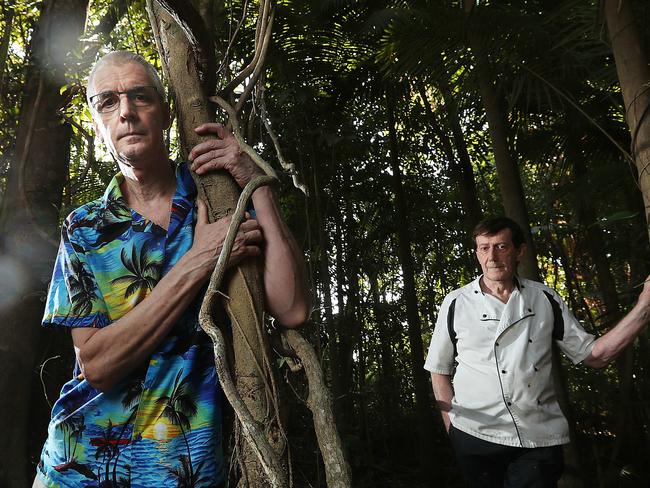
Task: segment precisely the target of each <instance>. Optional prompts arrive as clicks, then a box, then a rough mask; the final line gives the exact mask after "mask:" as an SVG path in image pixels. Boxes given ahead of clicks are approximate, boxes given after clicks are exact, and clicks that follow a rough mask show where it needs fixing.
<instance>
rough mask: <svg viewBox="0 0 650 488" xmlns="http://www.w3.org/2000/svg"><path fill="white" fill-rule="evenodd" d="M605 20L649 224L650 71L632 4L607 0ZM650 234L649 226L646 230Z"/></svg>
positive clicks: (622, 0)
mask: <svg viewBox="0 0 650 488" xmlns="http://www.w3.org/2000/svg"><path fill="white" fill-rule="evenodd" d="M605 20H606V22H607V30H608V31H609V39H610V41H611V43H612V52H613V53H614V60H615V61H616V72H617V73H618V80H619V83H620V85H621V93H622V94H623V102H624V104H625V118H626V120H627V125H628V126H629V128H630V133H631V134H632V150H631V153H632V157H633V158H634V161H635V163H636V167H637V169H638V172H639V188H640V189H641V193H642V194H643V201H644V203H645V214H646V224H647V223H648V222H650V168H649V166H650V117H649V116H650V113H649V112H650V89H649V88H648V84H649V83H650V68H649V67H648V57H647V55H646V53H645V51H644V47H643V42H642V39H641V37H640V36H639V33H638V30H637V26H636V21H635V18H634V12H633V10H632V2H631V1H630V0H605ZM646 230H647V231H648V232H649V233H650V226H647V229H646Z"/></svg>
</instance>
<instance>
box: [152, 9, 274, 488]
mask: <svg viewBox="0 0 650 488" xmlns="http://www.w3.org/2000/svg"><path fill="white" fill-rule="evenodd" d="M147 9H148V10H149V15H150V17H151V20H152V26H153V27H154V32H157V33H158V35H159V39H157V43H158V44H159V50H160V57H161V60H162V64H163V68H164V71H165V73H166V75H167V77H168V80H169V83H170V86H171V87H172V90H173V92H174V97H175V101H176V105H175V107H176V110H177V114H178V132H179V135H180V139H181V154H182V156H183V157H187V154H188V153H189V151H190V150H191V148H192V147H194V145H196V144H197V143H198V142H200V141H201V140H202V138H201V137H200V136H198V135H197V134H196V133H195V132H194V128H195V127H197V126H198V125H200V124H202V123H205V122H212V121H214V120H215V114H214V111H213V109H212V107H211V106H210V105H209V102H208V100H207V96H208V94H209V93H210V90H212V89H213V87H212V86H211V85H210V83H209V82H205V83H204V82H202V81H201V80H202V79H204V78H203V77H202V75H204V76H205V79H207V80H209V79H210V78H211V77H213V76H214V73H211V72H210V69H212V67H214V65H215V63H214V59H208V58H203V59H198V58H197V52H196V51H195V50H194V49H193V48H192V47H191V46H190V44H189V42H188V39H187V37H186V35H185V33H184V32H183V31H182V30H181V28H180V27H179V25H178V24H177V23H176V22H175V21H174V20H173V19H172V18H171V16H170V15H169V14H168V13H167V12H166V11H165V10H163V9H162V8H161V7H160V5H159V4H158V3H157V2H156V3H154V4H153V5H152V4H151V3H150V2H148V4H147ZM193 20H194V21H196V22H200V21H201V20H202V19H198V20H197V18H194V19H193ZM197 38H201V37H200V36H198V35H197ZM199 47H200V49H201V51H200V53H201V54H202V55H203V56H205V57H207V56H212V53H213V49H212V46H208V45H202V46H199ZM193 176H194V177H195V180H196V182H197V187H198V190H199V198H202V199H204V201H206V203H207V206H208V210H209V220H210V222H214V221H215V220H218V219H220V218H222V217H225V216H226V215H229V214H231V213H232V212H233V211H234V208H235V205H236V203H237V199H238V197H239V193H240V190H239V187H238V186H237V184H236V183H235V181H234V180H233V179H232V178H231V177H230V175H229V174H228V173H227V172H225V171H216V172H213V173H211V174H209V175H206V176H202V177H200V178H199V177H197V175H193ZM224 283H225V285H224V286H223V287H222V288H223V290H224V293H225V294H226V295H227V296H228V297H230V298H229V299H228V300H227V302H226V305H225V308H226V311H227V312H228V315H229V317H230V320H231V323H232V331H233V350H234V357H235V381H236V384H237V390H238V391H239V394H240V396H241V397H242V399H243V401H244V403H245V404H246V406H247V407H248V410H249V411H250V413H251V415H252V416H253V418H254V419H255V420H256V421H257V422H259V423H260V424H262V425H264V426H265V431H266V432H267V436H268V440H269V442H270V443H271V445H272V446H273V447H275V448H276V451H278V452H282V451H284V437H283V436H282V435H281V434H280V432H279V430H278V425H277V417H276V416H275V411H274V408H273V403H272V399H271V398H269V397H268V395H267V391H268V388H267V386H268V384H269V374H271V373H270V372H269V370H268V365H269V358H268V344H267V336H266V333H265V332H264V330H263V327H262V325H263V317H264V293H263V288H262V280H261V274H260V269H259V263H258V262H255V261H253V260H246V261H245V262H243V263H241V264H240V265H238V266H237V267H235V268H234V269H232V270H230V271H229V272H228V273H227V275H226V279H225V280H224ZM236 442H237V444H238V445H239V446H240V449H241V450H240V453H239V454H240V455H239V456H238V461H239V464H240V468H241V471H242V476H241V479H240V484H239V485H238V486H240V487H243V486H251V487H256V488H257V487H264V486H268V481H267V479H266V476H265V474H264V470H263V468H262V466H261V464H260V463H259V461H258V459H257V457H256V455H255V454H254V452H253V451H252V449H251V448H250V446H248V445H247V443H246V442H245V441H244V440H243V438H241V439H239V440H237V441H236Z"/></svg>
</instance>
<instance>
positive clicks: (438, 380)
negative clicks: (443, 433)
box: [431, 373, 454, 432]
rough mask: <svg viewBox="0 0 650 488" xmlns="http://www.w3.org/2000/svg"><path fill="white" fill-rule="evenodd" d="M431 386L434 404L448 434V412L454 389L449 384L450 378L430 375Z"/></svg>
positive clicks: (444, 375) (449, 423)
mask: <svg viewBox="0 0 650 488" xmlns="http://www.w3.org/2000/svg"><path fill="white" fill-rule="evenodd" d="M431 386H433V395H434V396H435V397H436V403H437V404H438V408H439V409H440V415H442V421H443V422H444V424H445V429H446V430H447V432H449V426H450V425H451V422H450V420H449V411H450V410H451V400H452V399H453V398H454V387H453V386H452V384H451V376H449V375H446V374H437V373H431Z"/></svg>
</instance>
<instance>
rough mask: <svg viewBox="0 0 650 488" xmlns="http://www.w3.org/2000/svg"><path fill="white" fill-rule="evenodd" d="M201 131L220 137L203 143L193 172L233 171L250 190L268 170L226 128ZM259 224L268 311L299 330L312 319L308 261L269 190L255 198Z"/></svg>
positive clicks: (193, 159) (211, 126)
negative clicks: (262, 242)
mask: <svg viewBox="0 0 650 488" xmlns="http://www.w3.org/2000/svg"><path fill="white" fill-rule="evenodd" d="M195 130H196V132H197V133H199V134H202V135H214V136H217V137H216V138H214V139H209V140H207V141H204V142H202V143H199V144H197V145H196V146H195V147H194V148H193V149H192V151H191V152H190V154H189V159H190V161H191V162H192V166H191V167H192V170H193V171H195V172H196V173H198V174H204V173H206V172H208V171H214V170H215V169H224V170H226V171H228V172H229V173H230V174H231V175H232V177H233V178H234V179H235V181H236V182H237V184H238V185H239V186H240V187H241V188H244V187H245V186H246V184H247V183H248V182H249V181H251V180H252V179H253V178H255V177H256V176H259V175H261V174H263V172H262V170H261V169H260V168H259V167H257V165H256V164H255V163H254V162H253V161H252V160H251V159H250V157H248V155H246V154H244V153H242V151H241V148H240V147H239V144H238V143H237V141H236V139H235V137H234V136H233V135H232V134H231V133H230V132H229V131H227V130H226V129H225V128H224V127H223V126H222V125H220V124H213V123H209V124H203V125H201V126H199V127H197V128H196V129H195ZM252 200H253V206H254V207H255V214H256V219H257V222H258V223H259V225H260V227H261V228H262V233H263V234H264V248H263V253H264V292H265V297H266V308H267V310H268V311H269V313H270V314H271V315H272V316H273V317H275V318H276V319H277V320H278V321H279V322H280V323H281V324H282V325H284V326H286V327H297V326H299V325H300V324H302V323H304V322H305V321H306V320H307V319H308V318H309V312H310V307H311V294H310V290H309V285H308V280H307V270H306V266H305V260H304V257H303V255H302V253H301V252H300V248H299V247H298V244H297V243H296V240H295V239H294V237H293V235H292V233H291V231H290V230H289V228H288V226H287V225H286V223H285V222H284V219H283V218H282V214H281V212H280V209H279V206H278V203H277V201H276V199H275V196H274V194H273V190H272V189H271V188H269V187H262V188H259V189H257V190H256V191H255V192H254V193H253V198H252Z"/></svg>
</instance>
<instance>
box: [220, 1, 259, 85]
mask: <svg viewBox="0 0 650 488" xmlns="http://www.w3.org/2000/svg"><path fill="white" fill-rule="evenodd" d="M265 3H268V2H265ZM260 10H261V11H262V12H261V13H260V16H259V17H258V19H257V25H256V27H255V54H254V55H253V59H252V60H251V62H250V63H248V65H247V66H246V67H245V68H244V69H243V70H241V71H240V72H239V73H238V74H237V75H236V76H235V77H234V78H233V79H232V80H231V81H230V82H229V83H228V84H227V85H226V87H225V88H224V89H223V90H222V91H221V93H223V94H224V95H227V94H228V93H230V92H232V91H233V90H234V89H235V88H236V87H237V86H238V85H239V84H240V83H241V82H242V81H244V80H245V79H246V77H247V76H249V75H250V74H251V73H252V72H253V71H255V68H256V67H257V66H258V64H259V58H260V55H261V50H260V49H258V46H259V44H260V39H263V38H264V37H266V28H267V25H266V24H267V20H268V19H267V18H266V16H265V12H266V11H267V10H266V5H264V6H262V5H261V6H260ZM269 27H270V26H269Z"/></svg>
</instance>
